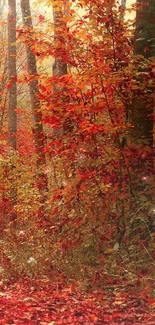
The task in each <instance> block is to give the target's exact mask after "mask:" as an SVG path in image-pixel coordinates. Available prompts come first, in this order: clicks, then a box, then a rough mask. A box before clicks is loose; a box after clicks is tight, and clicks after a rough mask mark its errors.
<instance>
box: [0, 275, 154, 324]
mask: <svg viewBox="0 0 155 325" xmlns="http://www.w3.org/2000/svg"><path fill="white" fill-rule="evenodd" d="M109 323H110V324H111V325H117V324H121V325H130V324H134V325H142V324H145V325H154V324H155V299H154V298H153V297H152V295H151V296H150V295H149V294H147V293H144V292H142V291H139V290H137V288H136V287H135V286H131V287H130V286H128V287H127V288H126V289H124V288H123V287H122V286H121V287H120V286H117V285H111V286H109V287H108V286H107V288H106V287H105V289H103V290H94V291H91V292H89V293H88V292H85V291H83V290H81V289H80V288H79V287H78V286H77V285H75V284H71V285H65V284H64V283H63V282H61V283H59V282H58V283H54V284H52V283H51V282H49V281H45V280H44V281H36V282H33V283H32V282H31V283H30V282H29V281H27V280H25V281H19V282H16V283H15V284H8V285H7V286H5V287H4V286H2V287H1V292H0V324H5V325H7V324H16V325H24V324H29V325H39V324H40V325H46V324H50V325H61V324H67V325H69V324H71V325H78V324H79V325H80V324H83V325H93V324H94V325H101V324H105V325H106V324H109Z"/></svg>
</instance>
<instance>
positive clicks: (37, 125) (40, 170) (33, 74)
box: [21, 0, 48, 217]
mask: <svg viewBox="0 0 155 325" xmlns="http://www.w3.org/2000/svg"><path fill="white" fill-rule="evenodd" d="M21 10H22V18H23V24H24V26H26V27H27V32H28V41H29V42H28V43H27V44H26V53H27V65H28V72H29V76H30V83H29V89H30V98H31V107H32V114H33V121H34V141H35V148H36V154H37V174H38V175H37V183H38V190H39V193H40V196H41V209H40V210H39V216H40V217H44V216H45V209H44V205H45V202H46V198H47V192H48V180H47V175H46V174H45V166H46V157H45V153H44V147H45V137H44V130H43V124H42V112H41V105H40V100H39V98H38V88H39V83H38V78H37V63H36V57H35V55H34V53H33V52H32V51H31V44H33V41H32V37H31V35H32V32H33V23H32V18H31V9H30V2H29V0H21Z"/></svg>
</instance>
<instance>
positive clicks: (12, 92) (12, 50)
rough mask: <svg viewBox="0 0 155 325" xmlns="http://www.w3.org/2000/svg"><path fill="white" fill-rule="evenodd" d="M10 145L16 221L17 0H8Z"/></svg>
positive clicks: (12, 207) (12, 200)
mask: <svg viewBox="0 0 155 325" xmlns="http://www.w3.org/2000/svg"><path fill="white" fill-rule="evenodd" d="M8 79H9V83H10V85H9V90H8V146H9V156H10V165H9V179H10V183H11V188H10V200H11V202H10V204H11V211H10V213H9V220H8V221H12V222H13V223H14V221H15V219H16V212H15V205H16V200H17V188H16V162H15V163H14V159H15V156H16V149H17V139H16V133H17V116H16V107H17V85H16V0H8Z"/></svg>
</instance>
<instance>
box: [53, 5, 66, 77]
mask: <svg viewBox="0 0 155 325" xmlns="http://www.w3.org/2000/svg"><path fill="white" fill-rule="evenodd" d="M63 11H64V9H60V7H59V6H57V5H53V22H54V44H55V45H56V47H57V53H58V56H57V57H55V61H54V64H53V76H58V77H61V76H63V75H65V74H67V63H64V62H63V61H62V59H61V56H62V55H63V54H64V55H65V40H64V38H63V25H64V22H63V21H62V18H63V16H64V15H63ZM60 29H61V30H62V31H60ZM59 55H60V56H59Z"/></svg>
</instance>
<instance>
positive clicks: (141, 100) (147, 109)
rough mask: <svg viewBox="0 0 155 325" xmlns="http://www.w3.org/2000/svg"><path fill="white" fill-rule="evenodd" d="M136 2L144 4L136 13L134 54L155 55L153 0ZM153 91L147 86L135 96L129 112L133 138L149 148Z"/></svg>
mask: <svg viewBox="0 0 155 325" xmlns="http://www.w3.org/2000/svg"><path fill="white" fill-rule="evenodd" d="M144 3H145V4H144ZM137 4H138V5H141V4H142V5H143V4H144V6H142V7H141V9H138V10H137V14H136V30H135V43H134V54H135V55H141V56H143V58H144V59H149V58H151V57H153V56H154V55H155V0H145V1H144V0H137ZM141 60H142V59H141ZM140 72H148V71H147V68H146V70H145V71H144V70H143V71H140ZM141 82H143V80H142V79H141ZM153 91H154V89H151V88H149V86H148V87H147V89H146V91H145V94H141V95H140V96H135V98H134V100H133V108H132V114H131V115H132V122H133V124H134V125H135V127H134V129H133V135H134V138H135V139H140V140H141V141H144V143H148V145H149V146H150V147H151V148H152V147H153V110H154V100H153Z"/></svg>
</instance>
